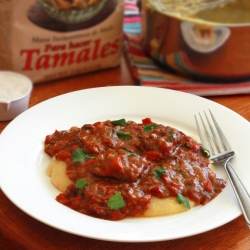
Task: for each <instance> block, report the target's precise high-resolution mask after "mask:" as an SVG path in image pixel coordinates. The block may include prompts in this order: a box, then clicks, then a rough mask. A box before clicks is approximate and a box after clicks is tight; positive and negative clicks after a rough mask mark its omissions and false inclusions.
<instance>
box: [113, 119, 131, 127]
mask: <svg viewBox="0 0 250 250" xmlns="http://www.w3.org/2000/svg"><path fill="white" fill-rule="evenodd" d="M112 124H113V125H121V126H125V125H128V124H129V122H127V121H126V120H125V119H124V118H123V119H120V120H116V121H112Z"/></svg>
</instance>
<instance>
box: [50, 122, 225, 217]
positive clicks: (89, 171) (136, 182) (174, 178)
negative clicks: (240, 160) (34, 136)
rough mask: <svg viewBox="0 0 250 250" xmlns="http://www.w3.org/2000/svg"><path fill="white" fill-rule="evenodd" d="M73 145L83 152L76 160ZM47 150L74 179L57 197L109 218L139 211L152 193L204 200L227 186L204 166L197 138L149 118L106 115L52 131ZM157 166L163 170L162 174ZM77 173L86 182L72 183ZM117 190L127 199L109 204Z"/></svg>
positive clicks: (139, 214) (207, 163)
mask: <svg viewBox="0 0 250 250" xmlns="http://www.w3.org/2000/svg"><path fill="white" fill-rule="evenodd" d="M121 121H122V122H121ZM77 149H82V152H84V154H85V156H87V157H85V158H84V159H83V160H81V161H75V160H74V156H73V155H74V153H75V152H76V150H77ZM45 152H46V153H47V154H49V155H50V156H55V157H56V158H57V160H61V161H64V162H65V163H66V164H67V171H66V173H67V175H68V176H69V178H70V179H71V180H72V181H73V183H74V184H72V185H70V186H69V187H68V188H67V190H66V191H65V192H64V193H61V194H59V195H58V196H57V197H56V200H57V201H59V202H61V203H62V204H64V205H66V206H68V207H70V208H72V209H74V210H76V211H78V212H80V213H83V214H87V215H90V216H94V217H98V218H103V219H108V220H120V219H123V218H125V217H136V216H142V215H143V213H144V212H145V211H146V209H147V208H148V206H149V203H150V201H151V198H152V196H156V197H159V198H166V197H170V196H172V197H176V196H177V195H178V194H181V195H183V196H184V197H187V198H189V199H190V200H192V201H194V202H195V203H196V204H202V205H205V204H206V203H208V202H209V201H210V200H212V199H213V198H214V197H215V196H217V195H218V194H219V193H220V192H221V191H222V189H223V188H224V187H225V181H224V180H222V179H219V178H216V174H215V173H213V172H212V171H211V169H210V168H209V167H208V165H209V158H207V155H206V154H205V153H204V151H203V150H202V148H201V144H200V143H197V142H196V141H195V140H193V139H192V138H191V137H189V136H186V135H185V134H184V133H182V132H181V131H178V130H177V129H174V128H172V127H169V126H163V125H161V124H156V123H153V122H152V121H151V119H150V118H146V119H143V120H142V123H135V122H133V121H129V122H127V121H125V120H124V119H121V120H118V121H110V120H107V121H104V122H97V123H94V124H86V125H83V126H82V127H81V128H77V127H72V128H71V129H70V130H67V131H55V132H54V133H53V134H52V135H48V136H46V140H45ZM157 170H163V172H162V174H161V175H160V176H157V175H156V174H155V173H156V172H157ZM80 179H84V180H85V181H87V183H88V184H87V185H86V186H85V187H84V188H79V187H77V186H76V182H77V181H78V180H80ZM117 193H120V194H121V196H122V198H123V200H124V204H125V205H124V206H123V207H121V208H119V209H112V208H110V207H109V206H108V201H109V199H110V198H111V197H113V196H114V195H115V194H117Z"/></svg>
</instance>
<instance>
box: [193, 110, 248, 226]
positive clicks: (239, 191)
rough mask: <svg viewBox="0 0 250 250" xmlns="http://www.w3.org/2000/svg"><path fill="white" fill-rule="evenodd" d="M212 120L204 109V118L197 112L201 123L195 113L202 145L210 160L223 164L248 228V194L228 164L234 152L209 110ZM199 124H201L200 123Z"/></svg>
mask: <svg viewBox="0 0 250 250" xmlns="http://www.w3.org/2000/svg"><path fill="white" fill-rule="evenodd" d="M209 113H210V115H211V118H212V121H210V119H209V118H208V116H207V114H206V113H205V111H204V116H205V119H203V118H202V115H201V114H200V113H199V117H200V120H201V123H199V122H198V119H197V118H196V115H195V121H196V126H197V129H198V133H199V136H200V139H201V143H202V144H203V147H204V148H206V149H207V150H209V152H210V159H211V161H212V162H220V163H222V164H223V166H224V168H225V171H226V173H227V175H228V178H229V180H230V183H231V185H232V187H233V190H234V192H235V196H236V198H237V200H238V202H239V205H240V208H241V210H242V213H243V215H244V217H245V220H246V223H247V225H248V228H249V229H250V196H249V194H248V192H247V190H246V188H245V187H244V185H243V184H242V182H241V180H240V179H239V177H238V175H237V174H236V172H235V171H234V169H233V167H232V165H231V164H230V162H229V161H230V159H232V158H233V157H234V156H235V152H234V151H233V149H232V148H231V147H230V145H229V143H228V141H227V139H226V137H225V135H224V134H223V132H222V130H221V128H220V127H219V125H218V123H217V122H216V120H215V118H214V116H213V114H212V112H211V111H210V110H209ZM200 124H201V125H200Z"/></svg>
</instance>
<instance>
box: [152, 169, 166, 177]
mask: <svg viewBox="0 0 250 250" xmlns="http://www.w3.org/2000/svg"><path fill="white" fill-rule="evenodd" d="M165 173H166V168H165V167H163V168H156V169H154V170H153V174H154V177H155V178H161V176H162V175H164V174H165Z"/></svg>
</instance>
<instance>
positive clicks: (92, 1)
mask: <svg viewBox="0 0 250 250" xmlns="http://www.w3.org/2000/svg"><path fill="white" fill-rule="evenodd" d="M45 2H46V3H48V4H50V5H52V6H53V7H55V8H56V9H59V10H72V9H87V8H89V7H91V6H94V5H96V4H99V3H100V2H101V0H45Z"/></svg>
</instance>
